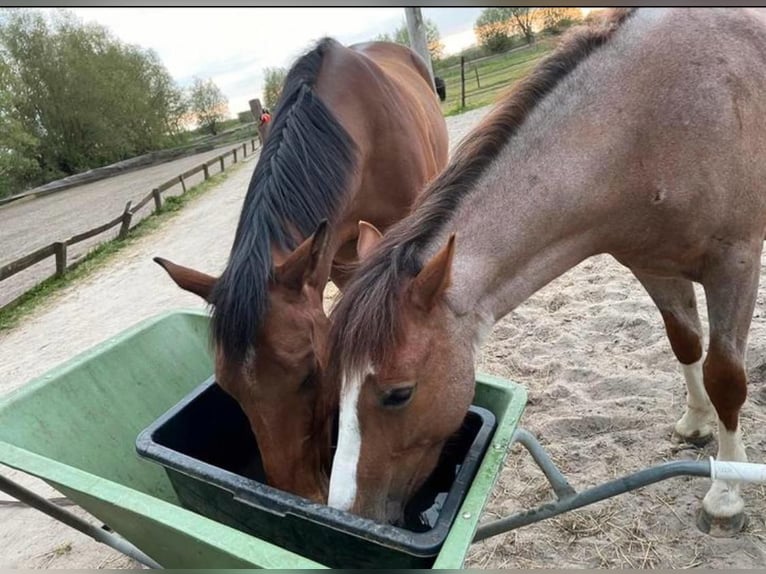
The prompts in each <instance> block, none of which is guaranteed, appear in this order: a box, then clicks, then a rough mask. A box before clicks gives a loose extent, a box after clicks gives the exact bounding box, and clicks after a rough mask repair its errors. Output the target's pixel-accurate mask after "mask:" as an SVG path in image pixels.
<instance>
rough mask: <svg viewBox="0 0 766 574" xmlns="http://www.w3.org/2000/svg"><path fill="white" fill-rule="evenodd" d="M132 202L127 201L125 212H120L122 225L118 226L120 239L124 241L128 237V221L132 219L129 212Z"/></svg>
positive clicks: (131, 214)
mask: <svg viewBox="0 0 766 574" xmlns="http://www.w3.org/2000/svg"><path fill="white" fill-rule="evenodd" d="M131 204H132V202H131V201H128V203H126V204H125V211H123V212H122V225H121V226H120V235H119V238H120V239H124V238H125V237H126V236H127V235H128V231H130V220H131V219H133V213H131V211H130V206H131Z"/></svg>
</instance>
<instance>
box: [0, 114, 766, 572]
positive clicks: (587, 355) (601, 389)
mask: <svg viewBox="0 0 766 574" xmlns="http://www.w3.org/2000/svg"><path fill="white" fill-rule="evenodd" d="M485 112H486V110H477V111H475V112H471V113H469V114H463V115H462V116H457V117H455V118H449V120H448V124H449V127H450V134H451V138H452V142H453V144H454V143H455V142H456V141H457V139H458V138H460V137H462V135H464V134H465V133H466V132H467V130H468V129H470V127H471V126H472V125H474V124H475V122H476V121H477V120H478V119H479V118H480V117H481V116H482V115H483V114H484V113H485ZM247 165H248V167H245V168H244V169H241V170H239V171H238V172H236V173H234V174H232V176H231V177H230V179H229V180H227V181H226V182H225V183H224V184H222V185H221V186H220V187H219V188H217V189H215V190H211V191H210V192H208V193H207V194H206V195H204V196H202V197H201V198H199V199H198V200H196V201H195V202H193V203H192V204H190V205H188V206H187V207H185V208H184V210H183V212H181V213H180V214H179V216H178V217H177V218H175V219H173V220H172V221H169V222H168V223H167V224H166V226H165V227H164V228H163V229H161V230H159V231H158V232H156V233H154V234H152V235H150V236H147V237H145V238H142V239H141V240H140V241H138V242H136V243H135V244H133V245H131V246H130V247H129V248H127V249H126V250H125V251H124V252H123V253H122V254H121V256H120V259H119V261H115V262H114V263H113V264H111V265H110V266H108V267H106V268H104V269H102V270H100V271H99V272H97V273H95V274H94V275H93V276H91V277H90V278H88V279H87V280H85V281H82V282H81V283H79V284H78V285H76V286H72V287H70V288H68V289H66V290H64V291H62V292H61V293H60V294H58V295H57V296H56V297H55V298H53V299H51V300H50V301H49V302H48V304H47V305H45V306H44V307H43V308H40V309H39V310H38V311H37V312H36V313H35V314H34V315H33V316H31V317H29V318H28V319H27V320H25V321H24V323H23V325H22V326H20V327H19V328H17V329H15V330H14V331H11V332H9V333H6V334H3V335H0V353H2V355H0V393H6V392H8V391H10V390H11V389H14V388H17V387H19V386H21V385H23V384H24V383H25V382H27V381H28V380H29V379H31V378H33V377H35V376H37V375H40V374H42V373H44V372H45V371H47V370H49V369H50V368H51V367H53V366H55V365H57V364H59V363H60V362H61V361H63V360H66V359H67V358H69V357H71V356H73V355H75V354H76V353H79V352H81V351H83V350H85V349H87V348H88V347H90V346H92V345H94V344H95V343H98V342H100V341H102V340H104V339H107V338H108V337H110V336H113V335H115V334H117V333H119V332H121V331H123V330H124V329H125V328H127V327H129V326H130V325H132V324H134V323H136V322H137V321H139V320H141V319H144V318H146V317H149V316H152V315H155V314H156V313H159V312H161V311H163V310H166V309H172V308H177V307H201V306H202V304H201V302H200V301H199V300H198V299H197V298H196V297H194V296H192V295H189V294H187V293H185V292H182V291H181V290H179V289H178V288H176V287H175V285H173V284H172V283H171V282H170V281H168V280H167V278H166V277H165V276H164V273H163V272H162V271H161V270H160V269H159V268H158V267H157V266H156V265H155V264H154V263H152V261H151V257H152V256H154V255H164V256H166V257H168V258H171V259H176V260H178V261H179V262H183V263H185V264H188V265H191V266H194V267H198V268H200V269H203V270H206V271H208V272H210V273H216V272H218V271H219V270H220V269H221V267H222V266H223V262H224V260H225V258H226V255H227V253H228V249H229V246H230V242H231V237H232V235H233V231H234V227H235V225H236V219H237V216H238V213H239V207H240V203H241V200H242V197H243V195H244V192H245V188H246V184H247V181H248V179H249V176H250V171H251V170H252V165H253V164H252V163H249V164H247ZM201 222H204V224H203V223H201ZM762 284H764V285H765V286H763V287H761V290H760V293H759V303H758V307H757V309H756V316H755V319H754V322H753V330H752V332H751V337H750V352H749V359H748V367H749V370H750V377H751V383H750V393H751V400H750V402H749V404H748V406H747V407H746V409H745V411H744V428H745V433H746V434H745V440H746V444H747V446H748V454H749V455H750V457H751V459H752V460H755V461H759V462H762V461H763V452H764V449H765V448H766V424H765V423H766V414H765V413H764V405H766V386H764V384H763V382H764V377H765V376H766V314H765V313H766V283H764V282H762ZM329 291H330V293H332V292H334V290H332V289H331V290H329ZM700 296H701V293H700ZM94 317H97V318H98V320H97V321H94V320H93V318H94ZM479 369H480V370H482V371H485V372H489V373H492V374H496V375H500V376H503V377H507V378H510V379H513V380H515V381H518V382H520V383H522V384H524V385H525V386H527V388H528V389H529V395H530V401H529V405H528V407H527V410H526V412H525V414H524V418H523V420H522V424H523V425H524V426H525V427H527V428H529V429H530V430H532V431H534V432H535V433H536V434H537V435H538V436H539V437H540V439H541V441H542V442H543V444H544V445H545V446H546V448H547V449H548V450H549V451H550V452H551V453H552V455H553V457H554V460H555V461H556V462H557V463H558V464H559V465H560V466H561V467H562V469H563V470H564V471H565V472H566V473H567V474H568V475H569V476H570V477H571V480H572V482H573V484H574V486H575V487H577V488H584V487H587V486H590V485H593V484H596V483H597V482H600V481H603V480H606V479H609V478H613V477H615V476H618V475H619V474H623V473H626V472H630V471H633V470H636V469H638V468H641V467H644V466H647V465H650V464H654V463H657V462H660V461H663V460H667V459H671V458H685V457H691V458H698V457H703V456H709V455H710V454H714V453H715V448H716V445H715V443H714V442H713V443H712V444H710V445H708V446H707V447H705V448H703V449H701V450H697V449H684V448H680V447H679V446H678V445H676V444H674V443H673V442H672V441H671V440H670V434H671V433H670V431H671V429H672V425H673V423H674V421H675V419H676V418H677V417H678V416H680V414H681V412H682V410H683V407H682V405H683V403H684V396H685V395H684V388H683V383H682V380H681V377H680V373H679V371H678V368H677V365H676V363H675V361H674V359H673V358H672V355H671V353H670V349H669V345H668V343H667V341H666V339H665V337H664V334H663V329H662V324H661V320H660V317H659V314H658V312H657V311H656V309H655V308H654V307H653V305H652V303H651V301H650V300H649V297H648V296H647V295H646V294H645V293H644V292H643V291H642V290H641V288H640V286H639V285H638V283H637V282H636V281H635V280H634V279H633V278H632V276H630V275H629V274H628V273H627V272H626V271H625V270H624V269H623V268H621V267H620V266H619V265H617V264H616V263H615V262H614V261H613V260H611V259H610V258H608V257H596V258H593V259H591V260H589V261H586V262H585V263H583V264H581V265H580V266H578V267H577V268H575V269H573V270H571V271H570V272H569V273H567V274H565V275H564V276H562V277H561V278H559V279H558V280H556V281H554V282H553V283H552V284H551V285H549V286H547V287H546V288H545V289H543V290H541V291H540V292H539V293H537V294H536V295H535V296H533V297H532V298H531V299H530V300H529V301H527V302H526V303H524V304H523V305H522V306H520V307H519V308H518V309H517V310H516V311H514V312H513V313H511V314H510V315H509V316H508V317H506V318H505V319H503V320H502V321H500V323H498V325H497V326H496V327H495V330H494V332H493V336H492V337H491V339H490V340H489V341H488V342H487V344H486V345H485V346H484V349H483V350H482V354H481V357H480V360H479ZM2 471H3V472H6V471H7V469H2ZM34 484H35V489H38V490H40V491H41V492H46V493H50V494H53V493H52V491H51V490H50V489H47V487H42V486H40V485H39V484H38V483H34ZM707 486H708V484H707V482H706V481H704V480H700V479H693V480H691V479H690V480H686V479H675V480H674V481H670V482H666V483H664V484H660V485H656V486H654V487H650V488H647V489H644V490H643V491H642V492H640V493H635V494H627V495H624V496H623V497H621V498H619V499H615V500H613V501H610V502H604V503H601V504H599V505H597V506H595V507H593V508H592V509H590V510H584V511H581V512H578V513H572V514H568V515H564V516H563V517H561V518H559V519H554V520H551V521H548V522H546V523H542V524H539V525H536V526H531V527H527V528H524V529H521V530H519V531H518V532H517V533H514V534H510V535H507V536H503V537H497V538H494V539H490V540H489V541H487V542H484V543H482V544H478V545H476V546H474V547H473V548H472V551H471V554H470V558H469V562H468V565H469V566H472V567H484V568H500V567H543V568H556V567H558V568H566V567H574V568H578V567H599V566H601V567H618V566H627V567H636V568H638V567H663V568H672V567H683V566H693V565H696V566H703V567H708V568H723V567H744V568H748V567H756V566H763V564H764V563H766V544H765V541H766V525H765V524H764V519H763V517H764V516H766V489H764V488H753V487H751V488H748V489H747V491H746V503H747V505H748V508H749V510H750V524H749V526H748V529H747V531H746V532H745V533H744V534H743V535H742V536H740V537H739V538H737V539H733V540H717V539H712V538H709V537H707V536H704V535H702V534H700V533H699V531H697V529H696V528H695V526H694V513H695V511H696V509H697V507H698V504H699V502H700V500H701V497H702V496H703V495H704V493H705V491H706V489H707ZM548 496H549V495H548V491H547V489H546V487H545V482H544V479H543V477H542V475H541V473H540V472H539V471H537V470H536V469H535V468H534V467H533V465H532V464H530V462H529V458H528V457H527V456H526V455H523V454H522V453H521V452H520V450H518V449H514V450H513V451H512V452H511V453H509V456H508V461H507V463H506V467H505V469H504V471H503V473H502V475H501V478H500V480H499V481H498V484H497V486H496V488H495V490H494V492H493V498H492V501H491V503H490V505H489V507H488V508H487V512H486V513H485V518H490V517H492V516H494V515H496V514H507V513H509V512H511V511H513V510H516V509H520V508H526V507H530V506H532V505H533V504H537V503H539V502H541V501H543V500H546V499H547V497H548ZM68 544H69V545H71V548H70V547H69V546H67V545H68ZM68 548H69V549H68ZM0 549H2V550H0V566H7V567H11V566H16V567H26V568H30V567H36V566H41V565H48V566H50V567H52V566H55V567H62V568H63V567H68V568H87V567H98V566H99V565H100V564H103V563H105V561H107V562H106V564H108V566H109V567H112V568H119V567H129V566H131V563H130V561H128V560H126V559H124V558H122V557H119V556H118V555H117V554H116V553H114V552H112V551H111V550H109V549H106V548H105V547H103V546H100V545H98V544H96V543H94V542H91V541H90V540H88V539H85V538H84V537H81V536H79V535H77V534H73V533H72V531H71V530H69V529H67V528H66V527H63V526H60V525H58V524H56V523H55V522H53V521H52V520H49V519H47V518H46V517H44V516H42V515H39V514H38V513H36V512H35V511H31V510H28V509H23V508H3V507H0ZM57 549H58V551H57ZM67 549H68V550H67Z"/></svg>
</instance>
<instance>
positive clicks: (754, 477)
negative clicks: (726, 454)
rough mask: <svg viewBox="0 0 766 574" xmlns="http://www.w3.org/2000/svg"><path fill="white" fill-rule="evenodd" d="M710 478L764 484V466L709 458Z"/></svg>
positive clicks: (765, 482) (765, 470)
mask: <svg viewBox="0 0 766 574" xmlns="http://www.w3.org/2000/svg"><path fill="white" fill-rule="evenodd" d="M710 478H712V479H713V480H732V481H739V482H756V483H760V484H766V464H756V463H753V462H732V461H728V460H715V458H713V457H712V456H711V457H710Z"/></svg>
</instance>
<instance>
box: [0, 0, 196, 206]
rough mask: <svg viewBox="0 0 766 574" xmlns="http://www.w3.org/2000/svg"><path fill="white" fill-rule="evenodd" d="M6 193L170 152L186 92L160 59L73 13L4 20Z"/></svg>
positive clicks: (4, 15) (15, 14)
mask: <svg viewBox="0 0 766 574" xmlns="http://www.w3.org/2000/svg"><path fill="white" fill-rule="evenodd" d="M0 62H2V63H3V69H2V71H0V75H2V76H3V77H2V80H0V91H1V92H2V95H0V124H1V127H0V155H2V159H1V160H0V162H2V163H3V166H4V167H3V168H0V169H2V175H0V177H3V178H4V182H3V187H4V189H5V190H6V191H7V190H11V191H19V190H21V189H23V188H24V187H29V186H31V185H36V184H40V183H43V182H44V181H50V180H51V179H55V178H58V177H61V176H64V175H71V174H73V173H77V172H79V171H82V170H85V169H90V168H94V167H98V166H100V165H104V164H106V163H111V162H113V161H118V160H121V159H125V158H127V157H131V156H133V155H137V154H141V153H144V152H147V151H149V150H151V149H157V148H160V147H163V146H165V145H167V143H168V141H169V140H168V136H170V135H172V134H173V133H174V130H176V129H178V126H177V119H178V116H177V115H176V114H177V113H178V112H179V109H178V106H177V104H178V101H179V98H180V97H181V96H180V90H178V88H177V86H176V85H175V84H174V82H173V80H172V78H171V77H170V75H169V74H168V72H167V70H166V69H165V68H164V66H163V65H162V63H161V62H160V61H159V58H158V57H157V55H156V54H154V53H153V52H151V51H147V50H143V49H141V48H138V47H136V46H130V45H127V44H124V43H122V42H120V41H119V40H117V39H116V38H114V37H113V36H112V35H111V34H110V33H109V31H108V30H107V29H106V28H104V27H102V26H99V25H95V24H88V25H86V24H83V23H82V22H81V21H80V20H78V19H77V18H75V16H74V15H73V14H72V13H71V12H67V11H64V10H61V11H57V12H55V13H53V14H51V15H50V16H48V17H45V16H44V15H43V14H42V13H40V12H38V11H34V10H25V9H14V10H3V11H0Z"/></svg>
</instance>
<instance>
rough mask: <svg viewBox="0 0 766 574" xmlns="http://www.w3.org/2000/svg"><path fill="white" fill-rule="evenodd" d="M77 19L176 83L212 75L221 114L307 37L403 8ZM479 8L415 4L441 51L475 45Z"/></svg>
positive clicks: (188, 11) (353, 29)
mask: <svg viewBox="0 0 766 574" xmlns="http://www.w3.org/2000/svg"><path fill="white" fill-rule="evenodd" d="M70 10H71V11H72V12H74V13H75V14H76V15H77V16H78V17H79V18H80V19H82V20H83V21H85V22H97V23H99V24H102V25H104V26H105V27H107V28H109V29H110V30H111V31H112V33H113V34H114V35H115V36H116V37H118V38H119V39H120V40H122V41H124V42H127V43H130V44H138V45H139V46H141V47H143V48H151V49H152V50H154V51H155V52H157V54H158V55H159V57H160V59H161V60H162V62H163V63H164V64H165V67H166V68H167V69H168V71H169V72H170V74H171V75H172V76H173V78H174V79H175V80H176V82H178V84H179V85H180V86H182V87H186V86H188V85H190V84H191V82H192V78H193V77H194V76H198V77H200V78H203V79H207V78H212V80H213V81H214V82H215V83H216V84H217V85H218V87H219V88H220V89H221V90H222V91H223V93H224V94H225V95H226V97H227V98H228V100H229V112H230V114H231V115H232V116H235V115H236V114H237V112H241V111H245V110H249V105H248V102H249V100H251V99H252V98H255V97H258V98H260V97H261V92H262V88H263V69H264V68H266V67H274V66H282V67H288V66H289V65H290V63H291V62H292V61H293V60H294V59H295V58H296V57H297V56H298V55H300V54H301V53H302V52H303V51H304V50H305V49H306V48H307V47H308V46H309V45H310V44H311V42H312V41H314V40H317V39H319V38H321V37H322V36H332V37H334V38H335V39H336V40H338V41H340V42H341V43H343V44H346V45H348V44H351V43H354V42H360V41H365V40H371V39H373V38H374V37H375V36H377V35H378V34H381V33H386V32H393V31H394V30H395V29H396V28H397V27H399V26H400V25H402V24H403V23H404V22H405V20H404V9H403V8H72V9H70ZM481 10H482V9H481V8H423V9H422V11H423V17H424V18H427V19H431V20H433V21H434V22H435V23H436V25H437V27H438V28H439V32H440V33H441V37H442V41H443V42H444V44H445V53H447V54H449V53H455V52H458V51H460V50H462V49H463V48H465V47H467V46H470V45H472V44H474V43H475V38H474V35H473V23H474V22H475V21H476V18H477V17H478V16H479V14H480V13H481Z"/></svg>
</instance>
